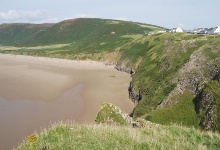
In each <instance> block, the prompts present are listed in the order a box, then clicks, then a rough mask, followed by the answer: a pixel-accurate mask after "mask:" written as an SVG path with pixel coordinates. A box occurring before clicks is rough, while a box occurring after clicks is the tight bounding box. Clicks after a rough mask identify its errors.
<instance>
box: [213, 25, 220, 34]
mask: <svg viewBox="0 0 220 150" xmlns="http://www.w3.org/2000/svg"><path fill="white" fill-rule="evenodd" d="M214 34H220V26H218V27H217V28H216V29H215V30H214Z"/></svg>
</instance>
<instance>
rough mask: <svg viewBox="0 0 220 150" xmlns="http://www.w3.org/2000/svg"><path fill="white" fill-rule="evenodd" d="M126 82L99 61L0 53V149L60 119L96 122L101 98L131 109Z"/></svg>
mask: <svg viewBox="0 0 220 150" xmlns="http://www.w3.org/2000/svg"><path fill="white" fill-rule="evenodd" d="M130 80H131V78H130V76H129V74H126V73H122V72H119V71H117V70H115V69H114V68H113V66H105V65H104V64H103V63H98V62H92V61H70V60H63V59H54V58H43V57H32V56H18V55H16V56H15V55H7V54H0V149H12V148H13V147H15V146H17V144H18V143H19V142H22V139H24V137H25V136H28V135H30V134H31V133H33V132H34V131H35V130H36V131H37V132H39V131H40V130H41V129H43V128H45V127H48V126H50V125H51V124H52V123H55V122H59V121H61V120H62V121H67V120H71V121H75V122H76V123H94V120H95V116H96V114H97V112H98V110H99V108H100V105H101V104H102V102H110V103H113V104H115V105H116V106H119V107H120V108H121V109H122V110H124V111H125V112H127V113H131V111H132V109H133V107H134V105H133V103H132V102H131V101H130V100H129V99H128V91H127V89H128V86H129V82H130Z"/></svg>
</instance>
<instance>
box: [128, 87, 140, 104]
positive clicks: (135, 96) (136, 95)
mask: <svg viewBox="0 0 220 150" xmlns="http://www.w3.org/2000/svg"><path fill="white" fill-rule="evenodd" d="M128 92H129V98H130V99H131V100H132V101H133V102H134V103H136V104H137V103H138V102H139V101H140V100H141V99H142V95H141V93H140V90H139V89H137V88H136V87H135V86H134V85H132V83H130V86H129V87H128Z"/></svg>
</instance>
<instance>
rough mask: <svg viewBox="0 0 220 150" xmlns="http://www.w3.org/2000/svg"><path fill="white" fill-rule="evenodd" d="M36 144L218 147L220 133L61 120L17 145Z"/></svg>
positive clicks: (41, 146) (37, 146)
mask: <svg viewBox="0 0 220 150" xmlns="http://www.w3.org/2000/svg"><path fill="white" fill-rule="evenodd" d="M33 144H34V146H35V149H105V150H106V149H118V150H120V149H123V150H125V149H141V150H144V149H163V150H164V149H169V150H170V149H219V148H220V135H219V134H217V133H212V132H201V131H199V130H196V129H194V128H186V127H181V126H177V125H172V126H169V127H168V126H159V127H157V128H131V127H127V126H124V127H120V126H106V125H76V124H63V123H60V124H56V125H53V126H52V127H51V128H50V129H48V130H45V131H43V132H41V133H39V135H38V138H37V139H36V140H35V142H34V143H33V142H31V144H30V143H29V142H27V141H26V142H23V143H22V144H20V145H19V146H18V149H19V150H23V149H32V148H33V146H32V145H33Z"/></svg>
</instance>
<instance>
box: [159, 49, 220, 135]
mask: <svg viewBox="0 0 220 150" xmlns="http://www.w3.org/2000/svg"><path fill="white" fill-rule="evenodd" d="M206 48H207V45H205V46H203V47H201V48H200V49H198V50H197V51H195V52H194V53H193V54H192V55H191V56H190V59H189V61H188V62H187V63H186V64H185V65H184V66H183V67H182V68H181V69H180V70H179V71H178V73H177V75H176V76H177V77H176V78H175V79H174V80H173V82H174V83H176V84H177V86H176V88H175V89H174V90H173V91H171V93H170V94H169V95H168V97H167V98H166V99H164V100H163V101H162V102H161V104H160V105H159V106H158V107H157V108H164V107H169V106H172V105H174V104H176V103H178V102H179V99H176V98H174V97H175V96H176V95H181V94H183V93H186V92H188V93H191V94H193V95H194V96H195V99H194V102H195V111H196V113H197V114H198V117H199V118H200V124H199V126H200V127H201V128H202V129H203V130H213V131H216V130H219V125H218V112H219V111H220V110H218V107H217V106H218V101H219V98H218V96H216V95H215V94H214V92H215V90H220V88H218V87H212V85H211V83H212V81H216V83H217V84H219V83H220V65H219V64H220V58H215V59H212V60H210V58H209V57H207V56H206V54H205V50H206ZM219 85H220V84H219ZM207 86H208V88H207ZM207 89H208V90H207ZM214 89H215V90H214Z"/></svg>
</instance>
